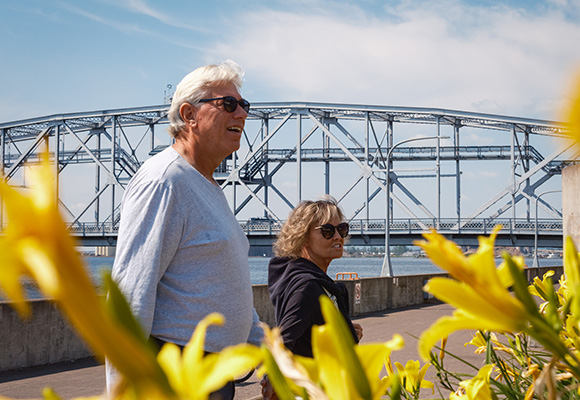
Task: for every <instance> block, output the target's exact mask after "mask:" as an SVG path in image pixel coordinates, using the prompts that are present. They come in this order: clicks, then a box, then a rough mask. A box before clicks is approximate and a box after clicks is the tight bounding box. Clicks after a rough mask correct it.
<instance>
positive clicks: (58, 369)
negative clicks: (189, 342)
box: [0, 303, 483, 400]
mask: <svg viewBox="0 0 580 400" xmlns="http://www.w3.org/2000/svg"><path fill="white" fill-rule="evenodd" d="M452 310H453V308H452V307H451V306H449V305H447V304H439V303H431V304H425V305H421V306H413V307H405V308H399V309H396V310H385V311H378V312H374V313H369V314H366V315H364V316H362V317H358V318H355V320H356V321H357V322H358V323H360V324H361V325H362V326H363V328H364V337H363V340H362V342H361V343H371V342H381V341H386V340H389V339H391V338H392V336H393V334H395V333H399V334H401V335H402V336H403V338H404V340H405V347H404V348H403V349H402V350H399V351H396V352H394V353H393V354H392V360H393V362H394V361H399V362H400V363H402V364H403V365H404V364H405V363H406V362H407V361H408V360H410V359H413V360H418V356H417V339H416V338H417V337H418V336H419V335H420V334H421V332H423V331H424V330H425V329H427V328H428V327H429V326H430V325H431V324H432V323H433V322H434V321H435V320H436V319H437V318H439V317H441V316H443V315H450V314H451V313H452ZM469 340H471V332H467V331H461V332H457V333H454V334H453V335H451V336H450V337H449V341H448V344H447V350H448V351H450V352H451V353H453V354H455V355H457V356H460V357H461V358H463V359H464V360H466V361H469V362H470V363H471V364H473V365H475V366H476V367H481V366H482V360H483V357H482V356H477V355H475V354H473V350H474V348H473V346H467V347H465V346H464V343H466V342H468V341H469ZM422 364H423V363H422ZM445 364H446V366H448V367H449V369H451V370H453V371H465V372H471V373H474V371H473V370H470V369H469V367H466V366H465V364H463V363H461V362H460V361H458V360H456V359H454V358H453V357H450V356H446V358H445ZM434 372H435V371H434V370H433V367H430V368H429V371H428V372H427V376H426V379H428V380H431V381H432V382H435V379H434V375H435V373H434ZM47 386H51V387H52V388H53V389H54V390H55V391H56V393H57V394H59V395H60V396H61V397H62V398H63V399H65V400H66V399H71V398H75V397H81V396H95V395H98V394H101V393H103V391H104V389H105V368H104V366H102V365H99V363H97V362H96V361H95V360H93V359H85V360H80V361H77V362H72V363H66V364H57V365H51V366H45V367H35V368H28V369H24V370H18V371H8V372H0V395H1V396H8V397H12V398H15V399H31V398H41V397H42V394H41V391H42V389H43V388H44V387H47ZM442 395H443V397H446V398H448V397H449V396H448V391H447V390H443V391H442ZM432 396H433V397H439V396H438V393H435V395H432V394H431V391H430V390H429V391H426V390H425V389H423V392H422V396H421V397H432ZM260 397H261V396H260V384H259V379H258V378H257V377H256V374H254V375H253V376H252V377H251V378H250V379H249V380H248V381H246V382H244V383H242V384H240V385H238V386H237V387H236V397H235V398H236V399H238V400H247V399H253V398H260Z"/></svg>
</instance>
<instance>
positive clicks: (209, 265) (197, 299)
mask: <svg viewBox="0 0 580 400" xmlns="http://www.w3.org/2000/svg"><path fill="white" fill-rule="evenodd" d="M242 76H243V72H242V70H241V68H240V67H239V66H238V65H237V64H236V63H234V62H233V61H226V62H224V63H222V64H220V65H208V66H205V67H201V68H198V69H197V70H195V71H193V72H191V73H190V74H189V75H187V76H186V77H185V78H183V80H182V81H181V83H179V85H178V86H177V89H176V91H175V95H174V96H173V100H172V103H171V108H170V110H169V116H168V117H169V121H170V126H169V133H170V134H171V135H172V136H173V137H174V138H175V144H173V145H172V146H170V147H168V148H167V149H165V150H164V151H162V152H161V153H159V154H158V155H156V156H154V157H152V158H150V159H149V160H147V161H146V162H145V163H144V164H143V166H142V167H141V168H140V169H139V171H138V172H137V173H136V174H135V176H134V177H133V178H132V180H131V182H129V185H128V186H127V189H126V191H125V194H124V197H123V202H122V211H121V223H120V227H119V236H118V244H117V256H116V258H115V263H114V266H113V279H114V280H115V281H116V282H117V283H118V284H119V287H120V289H121V291H122V292H123V293H124V294H125V296H126V297H127V299H128V301H129V303H130V304H131V308H132V310H133V312H134V313H135V315H136V316H137V318H138V319H139V321H140V322H141V325H142V327H143V329H144V330H145V333H146V334H148V335H150V337H151V338H152V340H154V341H156V342H158V343H163V342H173V343H176V344H177V345H180V346H184V345H185V344H187V342H188V341H189V339H190V338H191V335H192V333H193V330H194V329H195V327H196V325H197V324H198V323H199V322H200V321H201V319H202V318H204V317H205V316H206V315H208V314H209V313H211V312H219V313H221V314H223V315H224V316H225V318H226V323H225V325H224V326H221V327H216V326H211V327H210V328H209V329H208V331H207V336H206V341H205V346H206V347H205V350H206V351H207V352H219V351H221V350H222V349H223V348H224V347H226V346H231V345H235V344H238V343H242V342H246V341H248V342H250V343H253V344H259V343H260V341H261V339H262V335H263V332H262V329H261V328H260V327H259V325H258V323H259V320H258V316H257V314H256V311H255V310H254V308H253V300H252V287H251V282H250V272H249V266H248V249H249V244H248V240H247V238H246V236H245V235H244V233H243V231H242V229H241V228H240V226H239V224H238V222H237V220H236V218H235V216H234V215H233V213H232V211H231V210H230V208H229V205H228V203H227V200H226V198H225V196H224V194H223V192H222V190H221V188H220V187H219V186H218V184H217V183H216V182H215V180H214V179H213V172H214V171H215V169H216V168H217V167H218V166H219V165H220V163H221V162H222V161H223V160H224V159H225V158H226V157H227V156H229V155H230V154H232V153H233V152H234V151H236V150H238V148H239V147H240V138H241V135H242V130H243V128H244V124H245V120H246V117H247V116H248V110H249V108H250V104H249V103H248V102H247V101H246V100H244V99H242V98H241V96H240V93H239V90H240V89H241V85H242ZM108 386H109V387H110V384H108ZM229 386H231V387H229V388H228V387H227V388H226V390H227V389H231V393H229V394H228V395H226V397H224V398H228V397H229V396H231V397H229V398H233V383H232V384H231V385H229ZM218 398H219V397H218Z"/></svg>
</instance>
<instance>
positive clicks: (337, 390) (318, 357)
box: [312, 296, 404, 400]
mask: <svg viewBox="0 0 580 400" xmlns="http://www.w3.org/2000/svg"><path fill="white" fill-rule="evenodd" d="M320 306H321V309H322V314H323V315H324V320H325V321H326V323H325V324H324V325H322V326H315V327H314V328H313V329H312V352H313V355H314V361H315V362H316V365H317V366H318V372H319V377H320V382H321V385H322V386H323V388H324V389H325V391H326V394H327V395H328V397H329V398H331V399H333V400H335V399H360V398H362V399H380V398H381V397H382V396H384V395H385V393H386V391H387V389H388V387H389V385H390V384H391V383H392V382H391V381H389V380H388V379H387V380H384V379H383V380H381V379H379V374H380V372H381V370H382V368H383V365H384V361H385V359H386V358H387V357H388V356H389V354H390V353H391V352H392V351H393V350H397V349H400V348H401V347H402V346H403V344H404V343H403V339H402V337H401V336H399V335H395V336H394V337H393V339H392V340H390V341H388V342H386V343H377V344H368V345H355V343H354V340H353V338H352V334H351V333H350V330H349V329H348V327H347V325H346V323H345V321H344V319H343V317H342V315H341V314H340V313H339V311H338V310H337V309H336V307H335V306H334V304H333V303H332V301H331V300H330V299H328V298H327V297H326V296H321V298H320Z"/></svg>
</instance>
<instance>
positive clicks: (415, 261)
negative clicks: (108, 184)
mask: <svg viewBox="0 0 580 400" xmlns="http://www.w3.org/2000/svg"><path fill="white" fill-rule="evenodd" d="M113 260H114V258H113V257H92V256H85V262H86V265H87V268H88V270H89V273H90V276H91V278H92V280H93V283H94V284H95V285H96V286H97V287H100V286H101V282H102V280H101V276H102V273H103V272H105V271H108V272H110V271H111V269H112V268H113ZM269 260H270V258H268V257H249V258H248V261H249V265H250V279H251V281H252V284H254V285H257V284H265V283H268V261H269ZM532 261H533V260H532V259H526V265H528V266H531V265H532ZM538 261H539V264H540V266H542V267H544V266H551V265H554V266H561V265H562V259H561V258H543V259H540V260H538ZM500 262H501V260H499V259H498V260H496V263H497V264H498V265H499V263H500ZM391 264H392V265H393V274H394V275H395V276H397V275H419V274H431V273H438V272H444V271H443V270H441V269H440V268H439V267H437V266H435V265H433V264H432V263H431V260H429V259H428V258H413V257H392V258H391ZM382 266H383V259H382V258H380V257H343V258H339V259H336V260H334V261H332V263H331V264H330V267H329V268H328V275H329V276H330V277H331V278H335V277H336V273H337V272H356V273H357V274H358V277H359V278H372V277H376V276H380V275H381V268H382ZM26 286H27V291H28V296H29V298H39V297H41V295H40V294H39V293H38V291H37V290H35V288H34V286H33V285H30V284H28V285H26ZM0 299H1V296H0Z"/></svg>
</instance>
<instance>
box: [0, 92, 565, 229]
mask: <svg viewBox="0 0 580 400" xmlns="http://www.w3.org/2000/svg"><path fill="white" fill-rule="evenodd" d="M168 108H169V106H168V105H159V106H151V107H140V108H130V109H120V110H104V111H95V112H86V113H71V114H62V115H52V116H47V117H38V118H33V119H29V120H23V121H15V122H6V123H2V124H0V132H1V142H0V163H1V165H2V170H1V173H2V175H3V176H4V178H5V179H7V180H8V182H9V183H10V184H13V185H15V186H26V168H25V165H27V164H34V163H36V162H38V160H39V158H40V156H39V153H40V150H39V149H40V143H41V142H42V141H43V140H47V141H48V143H49V151H50V157H51V160H52V162H53V163H54V165H55V173H56V174H57V176H58V179H57V180H56V182H57V183H56V184H57V185H58V193H60V199H59V200H60V202H61V204H62V206H63V209H65V210H67V214H68V216H67V218H68V219H69V222H70V223H71V224H73V225H75V226H80V225H85V224H94V225H99V224H111V226H112V227H113V229H114V228H115V227H116V224H117V223H118V208H119V204H120V201H121V197H122V193H123V190H124V187H125V185H126V184H127V182H128V181H129V179H130V178H131V177H132V175H133V174H134V173H135V171H136V170H137V169H138V167H139V166H140V165H141V163H142V162H143V161H145V160H146V159H147V158H148V157H150V156H151V155H152V154H155V153H156V152H158V151H160V150H161V149H162V148H163V147H165V146H168V145H171V139H170V137H169V135H168V134H166V133H163V134H157V133H158V132H159V129H161V128H165V125H166V124H167V112H168ZM444 131H447V133H448V134H449V137H450V139H449V140H447V141H443V139H441V138H439V139H433V141H432V143H434V144H433V145H431V146H408V147H396V148H395V146H396V145H397V143H398V141H400V140H401V139H405V140H408V139H409V138H413V137H416V136H417V135H419V134H422V135H424V134H425V132H427V134H428V135H429V136H434V137H435V136H442V135H443V134H445V133H446V132H444ZM565 132H566V131H565V127H564V126H563V125H562V124H561V123H558V122H554V121H544V120H536V119H526V118H519V117H508V116H501V115H490V114H481V113H471V112H463V111H455V110H445V109H428V108H417V107H384V106H370V105H348V104H320V103H304V102H288V103H259V104H254V105H252V109H251V110H250V113H249V115H248V119H247V121H246V128H245V130H244V134H243V140H242V143H241V147H240V150H239V151H238V152H236V153H234V154H233V155H232V157H230V158H229V159H227V160H225V161H224V163H223V165H222V166H221V167H220V168H219V169H218V171H216V174H215V177H216V179H217V180H218V181H219V182H220V183H221V185H222V188H223V189H224V192H225V193H226V195H227V197H228V200H229V201H230V204H231V206H232V209H233V210H234V212H235V213H236V215H237V216H238V218H239V219H240V220H246V219H249V218H252V217H264V218H269V219H272V220H278V221H279V220H283V219H285V218H286V216H287V213H288V212H289V210H290V209H291V208H292V207H293V206H294V205H296V204H297V203H298V202H299V201H300V200H302V199H304V198H314V197H317V196H319V195H321V194H330V195H333V196H334V197H336V198H337V199H338V200H339V202H340V204H341V206H342V208H343V210H344V211H345V214H346V215H347V217H349V218H353V219H354V218H356V219H360V218H363V219H367V220H369V219H372V218H378V217H380V216H381V215H384V214H385V213H386V211H385V209H386V207H389V210H390V215H391V216H393V217H395V218H396V217H399V218H400V217H403V218H410V219H414V220H417V221H420V220H421V219H422V218H435V219H443V218H447V219H449V218H456V219H457V221H458V223H459V221H461V223H468V222H469V220H471V219H477V218H485V219H487V220H489V221H490V222H493V221H494V220H496V219H497V218H500V217H501V216H503V215H505V214H506V213H507V212H508V211H511V212H512V218H513V219H515V218H516V216H517V215H516V212H517V211H516V207H517V206H518V205H519V204H522V205H523V206H521V207H520V212H521V210H522V209H523V213H524V214H525V215H526V217H525V218H528V219H532V213H531V211H530V210H531V208H532V207H531V202H533V201H536V199H537V194H536V193H538V192H539V191H541V190H540V188H542V189H543V185H545V184H546V183H547V182H554V181H555V180H554V179H552V178H553V177H554V176H558V175H559V174H560V172H561V170H562V168H564V167H565V166H566V165H568V164H569V163H571V161H568V158H567V154H568V153H569V150H568V148H567V147H566V145H562V146H552V147H553V149H552V151H548V155H544V153H546V149H548V148H549V147H551V146H546V143H547V142H548V143H555V141H556V138H561V137H562V136H564V134H565ZM472 136H473V137H478V138H479V139H482V138H483V139H486V140H488V139H489V141H492V142H494V143H493V144H483V145H482V144H480V143H476V141H475V142H474V141H473V140H470V138H471V137H472ZM395 139H397V140H395ZM465 142H467V143H468V144H464V143H465ZM536 142H538V144H536ZM567 152H568V153H567ZM569 158H570V159H574V157H569ZM470 162H474V163H483V164H482V165H485V167H483V168H484V169H492V167H493V168H499V170H500V171H502V172H500V175H503V178H504V179H503V182H498V183H497V187H495V188H494V190H495V193H494V194H492V195H489V194H487V193H488V192H489V191H487V192H486V194H485V195H480V194H478V193H472V192H470V193H469V197H477V198H478V199H479V200H480V202H479V204H476V205H475V206H473V205H470V207H469V209H468V212H469V214H468V216H467V217H465V214H466V212H465V211H464V209H466V207H465V205H464V200H463V196H462V191H463V190H464V189H463V188H464V186H465V183H466V182H465V179H463V180H462V172H463V168H464V166H465V165H466V163H470ZM500 164H501V166H500ZM395 165H396V166H397V167H399V166H402V165H405V166H410V167H413V169H409V168H407V169H405V168H397V169H395V168H394V166H395ZM418 167H419V168H418ZM87 168H88V169H87ZM502 168H503V169H502ZM90 169H92V175H93V176H92V180H90V182H92V183H89V179H87V177H88V173H87V172H86V171H87V170H90ZM387 172H388V173H389V179H388V182H389V183H388V187H387V183H386V182H387V179H386V178H387V175H386V174H387ZM420 180H421V182H428V183H426V184H418V183H417V182H419V181H420ZM442 180H452V181H453V182H454V184H452V185H451V187H453V190H451V191H450V190H447V189H444V190H443V193H442V187H443V186H444V185H443V184H442ZM502 183H503V186H502ZM554 184H555V185H556V186H558V185H561V183H560V182H555V183H554ZM448 186H449V185H448ZM288 187H290V189H288ZM387 190H389V194H390V196H389V200H390V201H389V204H386V196H385V192H386V191H387ZM71 192H72V194H71ZM451 192H452V193H451ZM381 199H382V200H381ZM558 202H559V198H556V196H553V197H546V198H542V199H541V200H540V203H539V204H540V205H541V206H542V207H543V208H544V209H545V210H547V211H548V212H550V214H551V215H552V216H553V217H554V218H555V219H558V216H560V218H561V213H560V212H559V211H558V210H559V209H560V208H561V207H560V206H558V205H557V204H558ZM524 203H525V204H524ZM90 211H92V213H91V212H90ZM397 214H398V215H397Z"/></svg>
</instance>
